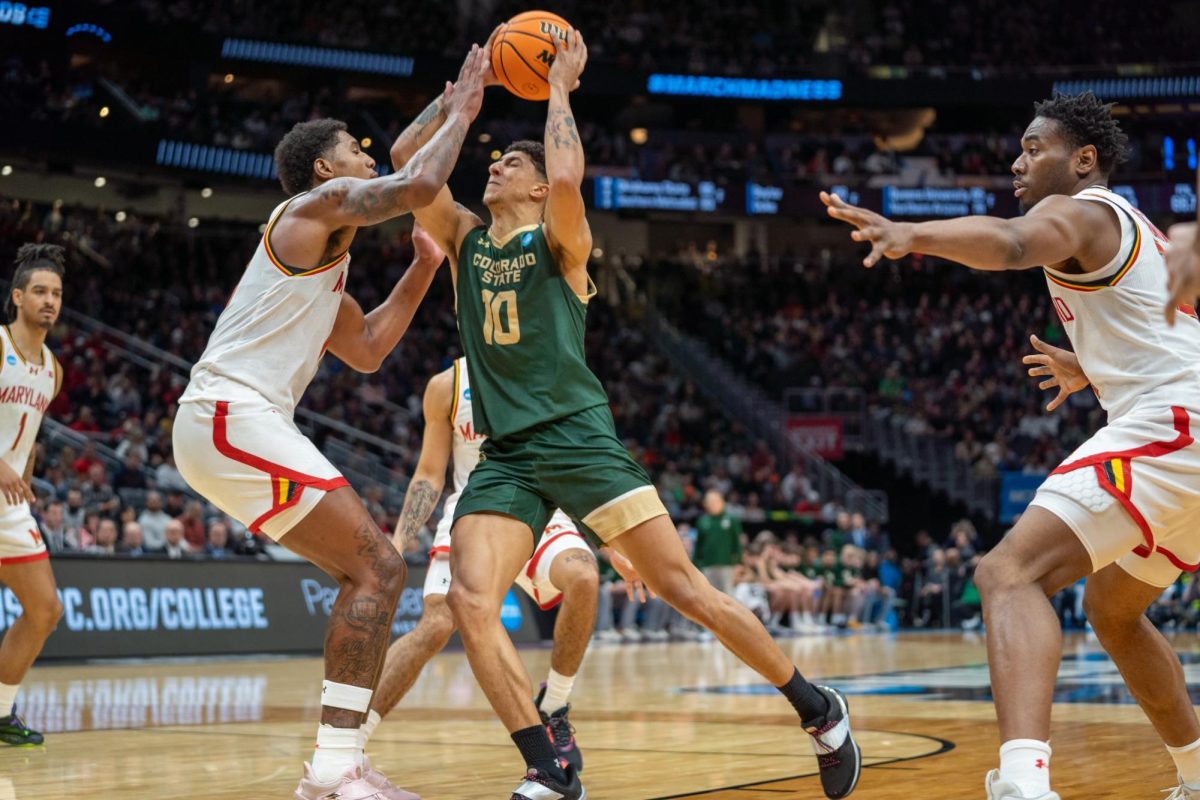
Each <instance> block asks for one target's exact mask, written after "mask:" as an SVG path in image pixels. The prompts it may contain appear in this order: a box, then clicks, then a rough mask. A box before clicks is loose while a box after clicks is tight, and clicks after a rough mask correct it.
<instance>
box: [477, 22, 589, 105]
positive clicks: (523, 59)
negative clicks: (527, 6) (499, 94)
mask: <svg viewBox="0 0 1200 800" xmlns="http://www.w3.org/2000/svg"><path fill="white" fill-rule="evenodd" d="M569 27H570V23H569V22H567V21H566V20H565V19H563V18H562V17H560V16H558V15H557V14H551V13H550V12H549V11H526V12H524V13H522V14H517V15H516V16H515V17H513V18H512V19H510V20H509V21H508V28H506V29H505V31H504V33H502V34H501V35H500V36H498V37H496V41H495V42H493V43H492V53H491V56H492V70H493V71H494V72H495V73H496V77H497V78H499V79H500V82H501V83H502V84H503V85H504V88H506V89H508V90H509V91H510V92H512V93H513V94H515V95H516V96H517V97H520V98H522V99H523V100H547V99H549V97H550V83H549V82H548V81H547V76H548V75H549V74H550V65H551V64H552V63H554V39H555V38H558V39H559V40H560V41H566V38H567V28H569Z"/></svg>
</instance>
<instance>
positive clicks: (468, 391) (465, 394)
mask: <svg viewBox="0 0 1200 800" xmlns="http://www.w3.org/2000/svg"><path fill="white" fill-rule="evenodd" d="M463 399H464V400H470V399H471V387H469V386H468V387H467V388H466V389H463Z"/></svg>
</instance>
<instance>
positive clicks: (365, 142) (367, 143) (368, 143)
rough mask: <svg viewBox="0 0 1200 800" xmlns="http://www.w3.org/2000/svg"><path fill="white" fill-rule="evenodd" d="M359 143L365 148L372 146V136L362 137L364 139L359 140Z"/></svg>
mask: <svg viewBox="0 0 1200 800" xmlns="http://www.w3.org/2000/svg"><path fill="white" fill-rule="evenodd" d="M359 145H360V146H361V147H363V148H367V147H370V146H371V137H370V136H364V137H363V138H362V141H361V142H359Z"/></svg>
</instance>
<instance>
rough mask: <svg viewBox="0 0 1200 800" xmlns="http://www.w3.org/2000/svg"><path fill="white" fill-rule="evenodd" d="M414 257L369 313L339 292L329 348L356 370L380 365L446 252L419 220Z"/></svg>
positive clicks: (423, 297)
mask: <svg viewBox="0 0 1200 800" xmlns="http://www.w3.org/2000/svg"><path fill="white" fill-rule="evenodd" d="M413 251H414V253H413V261H412V264H410V265H409V267H408V269H407V270H405V271H404V275H403V276H402V277H401V278H400V280H399V281H397V282H396V285H395V287H393V288H392V292H391V294H389V295H388V297H387V299H386V300H384V301H383V302H382V303H380V304H379V306H378V307H377V308H375V309H374V310H373V311H371V313H370V314H364V313H363V310H362V306H360V305H359V304H358V301H357V300H355V299H354V298H353V297H351V296H350V294H349V293H348V292H346V293H343V294H342V304H341V307H340V308H338V315H337V319H335V320H334V322H333V332H332V333H331V334H330V336H329V352H331V353H333V354H334V355H335V356H337V357H338V358H340V359H341V360H342V361H344V362H346V364H348V365H349V366H350V367H351V368H352V369H355V370H358V371H359V372H374V371H375V370H377V369H379V366H380V365H381V364H382V363H383V360H384V359H385V358H387V356H388V353H390V352H392V350H394V349H395V347H396V344H397V343H398V342H399V341H400V339H401V338H402V337H403V336H404V334H405V332H406V331H407V330H408V326H409V324H411V323H412V319H413V316H414V315H415V314H416V313H417V306H419V305H421V301H422V300H423V299H425V293H426V292H427V291H429V284H431V283H432V282H433V278H434V276H435V275H436V274H437V270H438V267H440V266H441V265H442V262H443V261H445V260H446V256H445V254H444V253H442V251H441V250H440V249H438V246H437V244H435V243H434V241H433V239H431V238H430V237H429V235H428V234H427V233H425V231H423V230H421V226H420V224H417V225H414V226H413Z"/></svg>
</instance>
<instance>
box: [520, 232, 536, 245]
mask: <svg viewBox="0 0 1200 800" xmlns="http://www.w3.org/2000/svg"><path fill="white" fill-rule="evenodd" d="M532 241H533V231H530V232H528V233H526V234H525V235H524V236H522V237H521V247H529V243H530V242H532Z"/></svg>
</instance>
